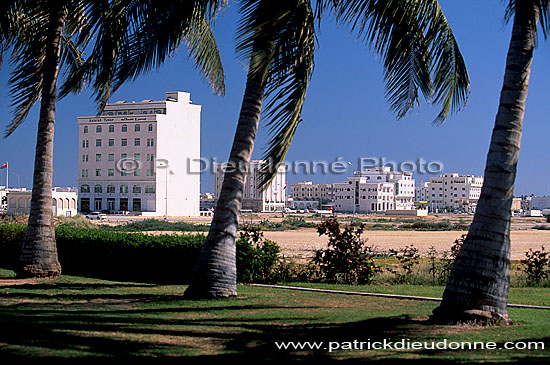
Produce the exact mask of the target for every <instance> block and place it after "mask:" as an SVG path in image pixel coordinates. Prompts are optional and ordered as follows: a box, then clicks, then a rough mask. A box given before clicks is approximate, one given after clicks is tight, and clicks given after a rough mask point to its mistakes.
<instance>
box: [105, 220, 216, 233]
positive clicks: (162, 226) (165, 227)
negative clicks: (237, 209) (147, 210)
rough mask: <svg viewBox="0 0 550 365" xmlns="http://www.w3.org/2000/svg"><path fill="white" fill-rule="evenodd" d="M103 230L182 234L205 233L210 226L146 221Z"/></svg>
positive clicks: (107, 227) (106, 227) (108, 227)
mask: <svg viewBox="0 0 550 365" xmlns="http://www.w3.org/2000/svg"><path fill="white" fill-rule="evenodd" d="M101 227H102V228H103V229H106V230H113V231H120V232H145V231H181V232H205V231H208V230H209V228H210V226H208V225H205V224H193V223H187V222H167V221H163V220H159V219H152V218H151V219H144V220H142V221H136V222H131V223H127V224H123V225H119V226H114V227H112V226H107V225H102V226H101Z"/></svg>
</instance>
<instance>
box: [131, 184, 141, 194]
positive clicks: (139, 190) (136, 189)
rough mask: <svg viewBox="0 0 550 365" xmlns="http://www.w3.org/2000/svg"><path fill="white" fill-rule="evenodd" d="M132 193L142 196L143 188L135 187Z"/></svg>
mask: <svg viewBox="0 0 550 365" xmlns="http://www.w3.org/2000/svg"><path fill="white" fill-rule="evenodd" d="M132 193H135V194H140V193H141V186H139V185H134V187H133V188H132Z"/></svg>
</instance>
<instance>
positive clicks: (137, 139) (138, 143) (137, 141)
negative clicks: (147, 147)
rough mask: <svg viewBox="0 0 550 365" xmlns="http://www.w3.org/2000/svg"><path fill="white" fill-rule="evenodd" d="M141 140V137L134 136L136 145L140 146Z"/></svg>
mask: <svg viewBox="0 0 550 365" xmlns="http://www.w3.org/2000/svg"><path fill="white" fill-rule="evenodd" d="M140 145H141V140H140V139H139V138H134V146H140Z"/></svg>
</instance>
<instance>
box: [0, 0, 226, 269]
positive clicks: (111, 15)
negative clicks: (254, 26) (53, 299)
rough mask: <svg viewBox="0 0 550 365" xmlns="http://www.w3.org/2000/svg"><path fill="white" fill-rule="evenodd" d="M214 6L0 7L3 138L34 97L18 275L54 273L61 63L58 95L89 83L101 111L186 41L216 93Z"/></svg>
mask: <svg viewBox="0 0 550 365" xmlns="http://www.w3.org/2000/svg"><path fill="white" fill-rule="evenodd" d="M220 3H225V2H224V1H216V0H212V1H208V0H196V1H184V0H180V1H172V2H170V3H169V5H167V4H165V2H162V3H160V4H159V3H156V2H153V1H151V0H148V1H147V0H142V1H132V0H97V1H94V0H35V1H25V0H19V1H12V0H9V1H8V2H5V3H4V5H3V9H2V10H5V11H7V13H3V14H2V15H0V23H1V24H0V30H1V31H2V35H1V38H0V40H1V41H2V51H7V50H8V49H10V48H9V47H11V51H12V61H13V62H14V63H15V64H16V68H15V70H14V71H13V73H12V75H11V77H10V80H9V83H10V84H11V85H12V94H13V95H14V100H15V102H14V105H15V106H16V115H15V118H14V119H13V121H12V122H11V123H10V124H9V125H8V127H7V130H6V137H7V136H9V135H10V134H11V133H13V131H14V130H15V129H16V128H17V127H18V126H19V125H20V124H21V123H22V122H23V120H24V119H25V118H26V116H27V114H28V112H29V110H30V108H31V107H32V106H33V105H34V104H35V103H36V102H37V101H38V99H40V117H39V121H38V134H37V143H36V153H35V166H34V175H33V189H32V197H31V210H30V215H29V220H28V227H27V232H26V235H25V240H24V242H23V246H22V250H21V255H20V260H19V264H18V268H17V274H18V276H19V277H48V278H55V277H57V276H58V275H59V274H60V273H61V267H60V264H59V261H58V258H57V249H56V244H55V231H54V226H53V217H52V175H53V137H54V123H55V106H56V101H57V83H58V75H59V72H60V69H62V68H63V65H64V64H65V65H66V66H67V74H68V77H67V80H66V83H65V84H64V86H63V90H62V95H66V94H67V93H69V92H71V91H78V90H81V89H82V88H83V87H84V86H85V85H86V83H87V82H91V81H92V80H94V85H93V86H94V90H95V92H96V94H97V99H98V101H99V103H100V109H101V107H102V106H104V105H105V103H106V102H107V99H108V97H109V95H110V94H111V92H112V91H114V90H116V88H118V87H119V86H120V85H122V83H124V82H125V81H127V80H128V79H130V78H135V77H137V76H138V75H139V74H141V73H142V72H145V71H147V70H149V69H150V68H151V67H156V66H159V65H160V64H162V62H163V61H164V59H165V58H166V56H167V55H168V54H169V53H170V52H172V51H174V50H175V49H176V48H177V47H178V46H179V45H180V43H181V42H182V41H188V43H189V50H190V54H191V56H192V57H193V59H194V61H195V63H196V65H197V67H198V68H199V69H200V70H201V71H202V72H203V74H204V75H205V77H206V78H207V80H208V81H209V82H210V83H211V85H212V86H213V88H214V89H215V90H217V91H219V92H220V93H223V90H224V81H223V79H224V78H223V69H222V68H221V63H220V62H219V54H218V52H217V47H216V45H215V42H214V39H213V37H212V34H211V31H210V27H209V22H208V21H209V19H210V18H211V17H212V16H213V15H214V14H215V13H216V11H214V9H217V8H218V6H219V4H220ZM164 21H166V22H164ZM94 36H95V37H96V43H95V47H93V49H92V53H91V56H90V57H89V58H88V60H87V61H86V62H84V61H83V60H82V51H81V50H82V49H85V48H86V47H87V46H88V44H89V42H90V41H91V40H92V38H93V37H94ZM139 46H146V47H147V48H138V47H139ZM136 49H138V51H136ZM139 49H141V51H139ZM113 80H114V81H113Z"/></svg>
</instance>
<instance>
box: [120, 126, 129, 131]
mask: <svg viewBox="0 0 550 365" xmlns="http://www.w3.org/2000/svg"><path fill="white" fill-rule="evenodd" d="M121 130H122V132H128V126H127V125H126V124H123V125H122V129H121Z"/></svg>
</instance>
